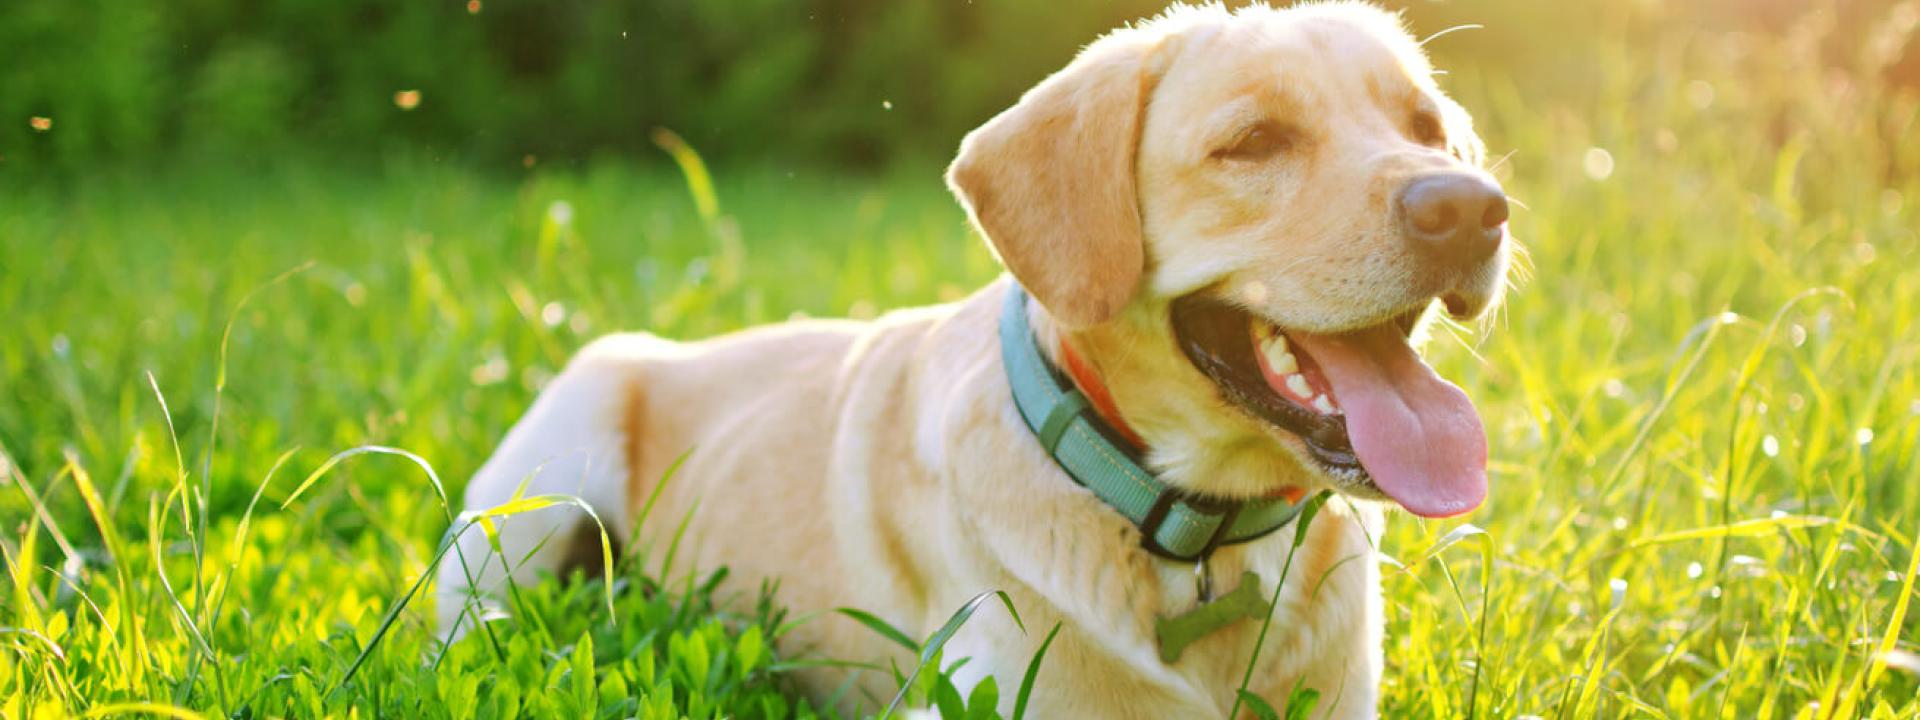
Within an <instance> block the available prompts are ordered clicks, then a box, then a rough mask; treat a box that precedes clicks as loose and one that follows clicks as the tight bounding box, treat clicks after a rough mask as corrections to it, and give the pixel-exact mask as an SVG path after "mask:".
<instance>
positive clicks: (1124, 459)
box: [1000, 284, 1300, 562]
mask: <svg viewBox="0 0 1920 720" xmlns="http://www.w3.org/2000/svg"><path fill="white" fill-rule="evenodd" d="M1000 357H1001V360H1002V362H1003V363H1004V364H1005V365H1006V366H1007V381H1008V383H1009V384H1011V385H1012V386H1013V403H1014V405H1016V406H1018V407H1019V408H1020V417H1021V418H1022V419H1024V420H1026V423H1027V427H1028V428H1031V429H1032V430H1033V433H1034V435H1035V436H1037V437H1038V438H1039V440H1040V445H1041V446H1042V447H1044V448H1046V450H1047V454H1048V455H1051V456H1053V460H1054V462H1055V463H1058V464H1059V465H1060V469H1062V470H1065V471H1067V475H1068V476H1069V477H1072V478H1073V481H1074V482H1076V483H1079V484H1080V486H1081V487H1084V488H1086V489H1087V490H1088V491H1091V492H1092V493H1093V494H1094V496H1095V497H1098V498H1100V500H1101V501H1102V502H1105V503H1106V504H1107V505H1108V506H1110V507H1112V508H1113V509H1114V510H1115V511H1117V512H1119V513H1120V514H1121V515H1123V516H1125V517H1126V518H1127V519H1128V520H1130V521H1132V522H1133V524H1134V525H1135V526H1136V527H1139V528H1140V544H1141V546H1142V547H1145V548H1146V549H1147V551H1148V552H1151V553H1153V554H1155V555H1158V556H1160V557H1163V558H1167V559H1169V560H1178V561H1181V562H1201V561H1204V560H1206V559H1207V557H1208V556H1210V555H1212V554H1213V551H1214V549H1215V548H1218V547H1219V546H1221V545H1231V544H1235V543H1243V542H1247V541H1249V540H1254V539H1257V538H1259V537H1261V536H1263V535H1266V534H1267V533H1270V532H1273V531H1275V530H1278V529H1280V527H1281V526H1284V525H1286V524H1287V523H1288V522H1290V521H1292V520H1293V518H1294V516H1296V515H1298V514H1299V513H1300V506H1299V505H1298V504H1295V503H1292V502H1288V501H1287V500H1286V499H1284V498H1278V497H1272V498H1256V499H1252V500H1227V499H1220V498H1208V497H1205V496H1201V495H1196V494H1193V493H1190V492H1187V491H1184V490H1181V489H1179V488H1176V487H1173V486H1171V485H1168V484H1167V483H1165V482H1163V481H1161V480H1160V478H1157V477H1154V474H1153V473H1152V472H1149V471H1148V470H1147V469H1146V468H1144V467H1141V464H1140V461H1141V458H1140V452H1139V451H1138V450H1136V449H1135V448H1134V447H1133V446H1132V445H1131V444H1129V443H1127V442H1126V441H1125V440H1123V439H1121V437H1120V434H1119V433H1118V432H1116V431H1115V430H1114V429H1113V428H1112V427H1111V426H1109V425H1108V424H1107V422H1106V421H1105V420H1103V419H1101V418H1100V414H1099V413H1097V412H1094V411H1093V409H1092V408H1093V406H1092V404H1091V403H1089V402H1088V401H1087V398H1086V396H1085V395H1082V394H1080V391H1079V390H1078V389H1077V388H1075V387H1074V385H1073V381H1072V380H1070V379H1068V378H1067V377H1065V376H1064V375H1062V374H1061V372H1060V371H1059V370H1058V369H1057V368H1055V367H1054V366H1053V364H1052V363H1050V362H1048V361H1047V358H1046V356H1045V355H1043V354H1041V352H1040V346H1039V341H1038V339H1037V338H1035V337H1034V335H1033V329H1032V328H1031V327H1029V326H1028V324H1027V292H1026V290H1024V289H1022V288H1021V287H1020V286H1019V285H1018V284H1012V285H1011V288H1010V289H1009V290H1008V292H1007V302H1006V308H1005V309H1004V310H1002V311H1001V314H1000Z"/></svg>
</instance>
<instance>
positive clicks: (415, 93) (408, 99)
mask: <svg viewBox="0 0 1920 720" xmlns="http://www.w3.org/2000/svg"><path fill="white" fill-rule="evenodd" d="M393 106H394V107H397V108H400V109H401V110H412V109H414V108H417V107H420V91H419V90H401V91H400V92H397V93H394V94H393Z"/></svg>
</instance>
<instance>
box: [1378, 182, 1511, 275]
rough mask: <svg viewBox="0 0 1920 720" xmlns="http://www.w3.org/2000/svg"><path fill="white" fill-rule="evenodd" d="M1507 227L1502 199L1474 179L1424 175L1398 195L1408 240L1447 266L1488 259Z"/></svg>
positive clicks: (1495, 187) (1494, 189)
mask: <svg viewBox="0 0 1920 720" xmlns="http://www.w3.org/2000/svg"><path fill="white" fill-rule="evenodd" d="M1506 222H1507V195H1506V193H1503V192H1501V191H1500V186H1498V185H1495V184H1493V181H1491V180H1488V179H1486V178H1483V177H1480V176H1478V175H1469V174H1466V173H1446V174H1441V175H1427V176H1423V177H1418V178H1414V180H1413V181H1412V182H1409V183H1407V186H1406V187H1405V188H1402V189H1401V190H1400V225H1401V227H1402V229H1403V230H1404V231H1405V232H1406V234H1407V238H1408V239H1409V240H1411V241H1413V242H1414V243H1415V244H1417V245H1421V246H1424V247H1426V248H1427V250H1428V251H1429V252H1432V253H1435V254H1437V255H1439V256H1440V257H1443V258H1446V259H1448V260H1452V261H1455V262H1478V261H1479V260H1481V259H1484V258H1485V257H1487V256H1488V255H1490V254H1492V253H1493V251H1494V250H1495V249H1497V248H1499V247H1500V239H1501V237H1502V236H1503V235H1504V234H1505V233H1503V232H1501V230H1500V226H1501V225H1504V224H1506Z"/></svg>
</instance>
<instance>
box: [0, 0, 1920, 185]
mask: <svg viewBox="0 0 1920 720" xmlns="http://www.w3.org/2000/svg"><path fill="white" fill-rule="evenodd" d="M1394 4H1395V5H1396V6H1400V7H1403V8H1404V9H1405V10H1406V11H1407V15H1408V17H1409V19H1410V20H1411V21H1412V22H1413V23H1414V25H1415V26H1416V27H1419V28H1421V29H1422V30H1423V32H1426V33H1432V32H1435V31H1438V30H1440V29H1442V28H1446V27H1450V26H1452V25H1455V24H1459V23H1468V22H1472V23H1482V24H1485V25H1486V26H1487V27H1486V28H1485V29H1482V30H1478V31H1475V32H1473V33H1471V34H1469V35H1464V36H1461V37H1457V38H1454V39H1452V40H1449V41H1447V42H1446V43H1444V44H1443V45H1441V46H1440V47H1441V49H1442V50H1443V51H1444V54H1445V55H1446V59H1447V60H1448V62H1449V66H1450V67H1454V68H1456V70H1465V71H1468V72H1471V71H1473V70H1476V69H1482V68H1485V69H1491V70H1495V71H1497V73H1498V75H1499V76H1500V77H1502V78H1505V79H1510V80H1511V81H1513V82H1515V83H1518V84H1519V86H1520V87H1522V88H1523V89H1526V90H1529V91H1534V90H1540V91H1546V92H1551V93H1555V94H1573V93H1582V92H1592V91H1594V90H1595V89H1596V88H1595V87H1594V86H1595V84H1596V83H1598V82H1600V80H1601V78H1600V77H1599V76H1598V75H1597V74H1596V72H1595V67H1594V65H1593V64H1592V63H1591V62H1583V61H1582V60H1581V58H1588V59H1589V60H1590V59H1591V58H1592V57H1593V55H1594V53H1597V52H1600V51H1601V50H1603V49H1604V46H1605V43H1606V41H1607V40H1608V39H1609V38H1610V37H1612V36H1615V35H1616V34H1619V35H1621V36H1625V37H1632V38H1637V39H1642V40H1651V39H1653V38H1659V37H1679V38H1696V39H1705V38H1707V37H1708V34H1709V33H1708V32H1706V31H1718V32H1742V33H1759V34H1767V35H1779V34H1783V33H1784V32H1785V31H1786V29H1787V28H1788V27H1789V26H1790V25H1791V24H1792V23H1793V22H1794V21H1796V20H1797V19H1798V18H1800V17H1801V15H1802V11H1803V10H1804V9H1805V2H1804V1H1803V0H1707V1H1705V2H1688V3H1659V2H1646V1H1644V0H1636V1H1628V2H1598V1H1593V0H1583V1H1578V2H1533V1H1531V0H1482V1H1478V2H1464V1H1460V0H1454V1H1449V2H1435V1H1418V0H1415V1H1410V2H1409V1H1405V0H1403V1H1402V2H1397V3H1394ZM1163 5H1164V3H1162V2H1159V1H1158V0H1059V1H1048V2H1034V1H1033V0H965V1H963V0H913V1H909V2H887V1H883V0H728V1H726V2H694V1H691V0H656V1H651V2H602V1H593V0H480V1H479V3H477V4H475V5H473V6H472V9H474V10H476V11H474V12H470V11H469V9H470V8H469V5H468V4H467V3H466V2H465V0H408V1H406V2H393V1H391V0H8V2H5V3H0V48H5V50H4V53H5V63H3V64H0V156H4V157H5V161H4V163H5V164H4V165H0V167H5V168H9V169H14V170H19V169H23V168H24V169H28V170H60V171H66V172H78V171H80V170H81V169H90V168H96V167H97V166H99V165H100V164H101V163H122V162H126V161H129V160H135V161H151V162H161V161H171V162H193V161H196V160H205V159H206V158H207V157H208V156H209V155H214V156H221V155H224V156H241V157H245V156H251V155H257V154H258V153H262V152H266V151H276V150H283V149H291V148H303V149H308V150H314V151H318V152H322V153H327V154H340V153H346V154H350V155H361V156H366V155H368V154H370V153H374V152H379V151H386V150H392V149H394V148H416V149H422V150H423V153H424V154H428V155H431V156H434V157H442V158H444V157H456V158H468V159H471V160H474V161H476V162H479V163H482V164H490V165H493V166H497V167H502V168H510V167H512V166H513V165H515V164H520V163H523V161H524V160H525V159H526V158H527V156H529V155H531V156H533V158H534V159H535V161H541V160H546V161H577V160H581V159H584V158H587V157H591V156H592V155H594V154H596V153H599V152H603V151H610V152H617V153H628V154H636V153H646V152H649V151H650V147H649V145H650V144H649V143H648V141H647V132H648V131H649V130H650V129H652V128H654V127H667V128H671V129H673V130H675V131H676V132H678V133H680V134H681V135H683V136H685V137H686V138H687V139H688V140H689V141H690V142H691V143H692V144H693V145H694V146H695V147H697V148H700V149H701V151H702V152H703V153H705V154H706V155H707V156H709V158H712V159H716V160H718V161H721V162H723V163H725V162H730V161H755V162H759V161H781V162H791V161H806V162H810V163H820V162H825V163H829V164H833V165H841V166H862V167H867V166H873V165H877V164H883V163H889V162H892V161H897V160H900V159H902V158H919V159H941V158H944V157H945V156H946V155H947V154H948V153H950V152H951V150H952V148H953V146H954V144H955V142H956V141H957V139H958V138H959V137H960V135H961V134H962V133H964V132H965V131H966V130H967V129H969V128H971V127H973V126H974V125H977V124H979V122H980V121H982V120H983V119H985V118H986V117H988V116H990V115H991V114H993V113H994V112H997V111H998V110H999V109H1001V108H1003V107H1005V106H1006V105H1008V104H1009V103H1011V102H1012V101H1013V100H1014V99H1015V98H1017V97H1018V96H1019V94H1020V92H1022V91H1023V90H1024V89H1025V88H1027V87H1030V86H1031V85H1032V84H1033V83H1034V82H1035V81H1037V80H1038V79H1039V78H1041V77H1043V76H1044V75H1045V74H1046V73H1048V72H1051V71H1052V70H1054V69H1055V68H1058V67H1059V66H1060V65H1062V64H1063V63H1064V62H1065V61H1066V60H1067V59H1068V58H1069V57H1071V56H1072V54H1073V52H1074V51H1075V50H1076V49H1077V48H1078V47H1079V46H1080V45H1082V44H1084V43H1085V42H1087V41H1088V40H1089V39H1091V38H1093V37H1095V36H1097V35H1098V34H1099V33H1100V32H1103V31H1104V30H1106V29H1108V28H1111V27H1114V26H1116V25H1118V24H1120V23H1123V22H1127V21H1130V20H1132V19H1135V18H1139V17H1142V16H1147V15H1151V14H1153V13H1155V12H1157V11H1158V10H1159V9H1160V8H1161V7H1163ZM1887 5H1889V3H1887V2H1884V1H1882V0H1863V1H1861V2H1846V3H1837V4H1835V5H1834V7H1833V9H1832V11H1831V12H1829V13H1828V15H1829V16H1830V17H1829V18H1828V20H1827V21H1828V22H1831V23H1833V24H1834V28H1833V32H1831V33H1830V34H1828V35H1827V36H1826V37H1825V38H1823V39H1822V40H1821V42H1826V43H1835V44H1836V47H1835V48H1832V52H1831V53H1828V55H1829V56H1830V57H1829V59H1830V60H1843V59H1845V56H1846V55H1848V54H1849V53H1850V52H1851V50H1852V48H1850V47H1847V46H1846V45H1845V43H1846V42H1847V41H1848V39H1852V38H1859V37H1863V36H1864V35H1866V34H1868V33H1869V31H1871V30H1873V29H1874V27H1876V19H1877V18H1880V17H1881V16H1883V15H1884V12H1879V11H1880V10H1884V8H1885V7H1886V6H1887ZM1642 47H1647V46H1642ZM1893 50H1894V51H1896V53H1898V54H1902V55H1905V56H1909V57H1908V60H1907V61H1906V62H1905V65H1904V66H1900V64H1899V63H1893V64H1890V65H1889V69H1891V70H1898V71H1901V72H1903V73H1904V77H1903V81H1904V82H1906V83H1908V84H1910V85H1911V84H1914V83H1916V82H1920V67H1915V65H1916V64H1920V61H1916V59H1915V58H1916V57H1920V51H1916V50H1912V49H1905V48H1903V47H1896V48H1894V49H1893ZM404 90H416V91H419V92H420V93H421V97H422V101H421V103H420V105H419V106H418V107H417V108H416V109H414V110H412V111H409V112H403V111H400V110H399V109H398V108H396V106H395V101H394V95H395V93H397V92H400V91H404ZM1529 95H1531V93H1529ZM32 116H38V117H49V118H52V119H53V120H54V122H55V124H56V126H57V128H58V132H49V133H36V132H34V131H33V130H32V129H31V128H30V127H29V126H28V124H27V122H26V121H27V118H29V117H32Z"/></svg>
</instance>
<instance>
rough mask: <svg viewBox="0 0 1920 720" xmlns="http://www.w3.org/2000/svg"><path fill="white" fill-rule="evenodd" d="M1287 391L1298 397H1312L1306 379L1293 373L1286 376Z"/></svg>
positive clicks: (1311, 389)
mask: <svg viewBox="0 0 1920 720" xmlns="http://www.w3.org/2000/svg"><path fill="white" fill-rule="evenodd" d="M1287 390H1289V391H1291V392H1292V393H1293V394H1294V395H1297V396H1300V397H1303V398H1304V397H1313V388H1311V387H1309V386H1308V385H1307V377H1306V376H1305V375H1300V374H1298V373H1295V374H1293V375H1288V376H1287Z"/></svg>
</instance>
